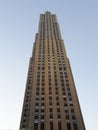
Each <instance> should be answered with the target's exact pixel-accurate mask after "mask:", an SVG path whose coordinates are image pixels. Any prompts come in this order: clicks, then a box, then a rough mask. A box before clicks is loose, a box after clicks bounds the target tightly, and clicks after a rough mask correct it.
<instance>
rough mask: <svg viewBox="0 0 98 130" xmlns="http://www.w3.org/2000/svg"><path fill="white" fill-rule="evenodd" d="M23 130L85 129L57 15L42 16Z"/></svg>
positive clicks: (32, 59) (35, 46)
mask: <svg viewBox="0 0 98 130" xmlns="http://www.w3.org/2000/svg"><path fill="white" fill-rule="evenodd" d="M20 130H85V126H84V122H83V118H82V114H81V110H80V105H79V101H78V97H77V93H76V88H75V84H74V80H73V76H72V72H71V68H70V63H69V60H68V57H67V55H66V51H65V48H64V42H63V40H62V37H61V33H60V29H59V25H58V22H57V18H56V15H54V14H51V13H50V12H46V13H45V14H41V15H40V22H39V29H38V33H37V34H36V37H35V42H34V47H33V53H32V56H31V58H30V63H29V69H28V76H27V83H26V90H25V96H24V103H23V110H22V117H21V123H20Z"/></svg>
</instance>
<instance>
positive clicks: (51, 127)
mask: <svg viewBox="0 0 98 130" xmlns="http://www.w3.org/2000/svg"><path fill="white" fill-rule="evenodd" d="M50 130H53V122H50Z"/></svg>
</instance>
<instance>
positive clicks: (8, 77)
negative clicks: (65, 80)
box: [0, 0, 98, 130]
mask: <svg viewBox="0 0 98 130" xmlns="http://www.w3.org/2000/svg"><path fill="white" fill-rule="evenodd" d="M47 10H48V11H50V12H51V13H54V14H56V15H57V18H58V22H59V25H60V30H61V34H62V38H63V40H64V43H65V47H66V51H67V55H68V57H69V60H70V63H71V67H72V72H73V76H74V81H75V84H76V88H77V93H78V97H79V101H80V106H81V110H82V114H83V118H84V122H85V126H86V130H98V123H97V122H98V94H97V93H98V0H0V106H1V107H0V130H2V129H12V130H18V129H19V125H20V118H21V111H22V104H23V97H24V92H25V84H26V77H27V70H28V65H29V58H30V56H31V54H32V47H33V42H34V38H35V34H36V33H37V31H38V23H39V15H40V14H41V13H44V12H45V11H47Z"/></svg>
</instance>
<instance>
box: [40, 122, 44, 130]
mask: <svg viewBox="0 0 98 130" xmlns="http://www.w3.org/2000/svg"><path fill="white" fill-rule="evenodd" d="M40 130H44V122H41V126H40Z"/></svg>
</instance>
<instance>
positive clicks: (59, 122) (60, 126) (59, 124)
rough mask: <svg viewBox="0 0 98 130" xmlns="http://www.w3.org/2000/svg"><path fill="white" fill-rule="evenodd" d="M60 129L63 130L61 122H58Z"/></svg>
mask: <svg viewBox="0 0 98 130" xmlns="http://www.w3.org/2000/svg"><path fill="white" fill-rule="evenodd" d="M58 130H62V126H61V122H58Z"/></svg>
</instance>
